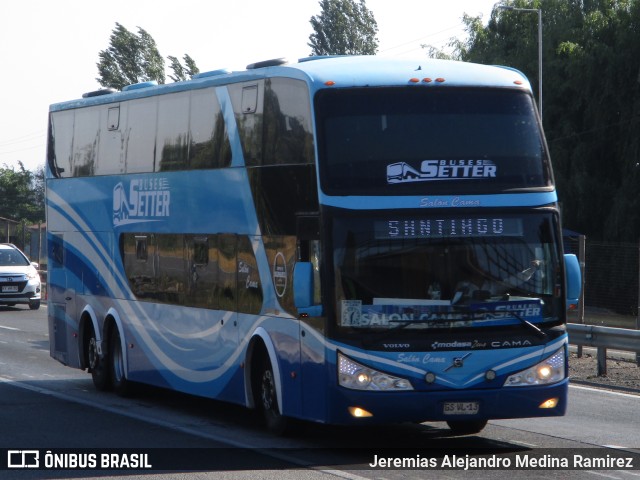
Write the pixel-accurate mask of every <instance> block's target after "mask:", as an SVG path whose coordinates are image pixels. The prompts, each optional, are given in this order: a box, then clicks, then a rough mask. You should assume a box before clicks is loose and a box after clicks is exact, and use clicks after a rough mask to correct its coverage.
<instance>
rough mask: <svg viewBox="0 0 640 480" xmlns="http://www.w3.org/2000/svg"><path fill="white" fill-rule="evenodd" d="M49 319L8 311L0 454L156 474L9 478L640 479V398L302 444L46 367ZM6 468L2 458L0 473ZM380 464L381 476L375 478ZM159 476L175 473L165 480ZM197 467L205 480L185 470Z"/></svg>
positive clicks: (0, 369) (195, 407) (155, 394)
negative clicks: (107, 389) (606, 463)
mask: <svg viewBox="0 0 640 480" xmlns="http://www.w3.org/2000/svg"><path fill="white" fill-rule="evenodd" d="M46 313H47V310H46V307H43V308H42V309H41V310H39V311H37V312H32V311H30V310H28V309H24V308H21V307H15V308H0V426H1V428H0V449H11V450H17V449H19V450H29V449H31V450H34V449H35V450H39V451H40V452H41V455H42V456H44V454H45V452H46V451H47V450H50V451H51V452H52V453H60V454H61V455H62V454H66V455H67V457H64V456H61V457H60V458H66V459H67V460H68V459H69V458H71V457H69V456H68V455H73V454H77V453H78V452H80V453H85V454H90V453H95V454H96V455H97V456H98V457H97V458H98V459H99V458H100V455H101V454H103V453H107V452H111V449H113V448H124V449H129V450H127V451H126V452H130V453H136V454H138V453H139V454H140V455H142V454H143V453H148V454H149V455H150V457H149V461H150V463H151V464H154V463H155V465H153V468H154V470H153V471H150V472H142V471H137V472H132V471H128V472H127V471H124V472H114V471H112V470H94V471H90V470H69V469H65V468H57V469H48V470H31V471H28V470H26V469H24V470H16V469H12V470H11V471H10V473H11V478H93V477H95V478H122V477H123V476H125V477H127V478H129V477H128V476H127V475H132V474H134V473H137V474H140V475H141V477H140V478H144V479H145V480H148V479H153V478H180V479H187V478H188V479H192V478H196V479H199V478H231V479H235V478H256V477H259V478H266V479H278V480H286V479H288V478H307V479H316V478H330V477H339V478H351V479H356V478H367V479H368V478H387V479H393V480H395V479H400V478H402V479H406V478H474V479H481V478H504V476H505V474H507V472H505V471H504V469H500V468H492V465H489V464H487V465H485V467H487V468H484V469H482V470H475V471H466V470H464V467H465V464H464V462H467V463H468V462H470V461H471V462H473V461H479V459H485V460H484V461H485V463H486V462H494V463H495V462H505V461H507V462H510V463H511V465H509V466H510V467H513V466H514V465H515V464H516V462H522V461H525V460H529V459H531V458H538V459H542V460H539V461H547V462H553V461H556V462H561V460H562V459H564V458H566V459H569V460H570V461H573V456H574V455H581V456H583V457H585V458H587V459H588V458H590V457H596V458H602V459H605V460H606V459H607V458H609V459H610V458H613V457H616V456H622V457H625V458H627V457H628V458H631V459H632V461H633V462H634V466H635V469H634V470H627V469H624V468H618V467H616V466H615V465H614V466H612V467H611V468H591V465H587V466H586V468H585V465H584V464H583V465H582V467H583V469H582V470H558V469H548V470H547V469H544V468H541V466H544V465H540V464H538V466H537V467H536V468H533V469H529V470H509V472H508V475H509V476H511V477H513V478H514V479H524V478H527V479H529V478H531V477H533V478H576V479H577V478H585V475H589V477H588V478H596V477H598V476H602V475H605V476H606V478H619V479H636V480H637V479H638V478H640V470H638V469H639V468H640V434H639V433H638V432H639V431H640V428H639V427H640V420H638V418H639V417H638V411H639V408H640V396H635V395H629V394H620V393H614V392H607V391H602V390H595V389H591V388H584V387H578V386H572V387H571V388H570V403H569V405H570V407H569V411H568V414H567V415H566V416H565V417H561V418H555V419H553V418H549V419H534V420H531V419H529V420H526V419H525V420H503V421H492V422H490V423H489V425H488V426H487V428H486V429H485V430H483V432H482V433H481V434H479V435H474V436H468V437H455V436H452V435H451V433H450V431H449V430H448V429H447V428H446V426H445V425H444V424H440V423H426V424H421V425H399V426H393V427H386V428H375V429H353V428H342V427H328V426H319V425H307V426H306V428H304V429H303V430H302V431H301V433H300V434H299V435H297V436H294V437H289V438H281V437H275V436H273V435H271V434H269V433H267V432H265V431H263V430H262V429H261V428H260V427H258V426H256V424H257V420H256V418H255V416H254V415H253V414H252V413H251V412H249V411H247V410H245V409H244V408H241V407H238V406H233V405H228V404H224V403H220V402H215V401H211V400H206V399H200V398H196V397H192V396H187V395H181V394H176V393H172V392H167V391H164V390H158V389H152V388H145V389H141V390H140V391H138V392H137V394H136V395H135V396H134V397H132V398H121V397H118V396H116V395H114V394H105V393H100V392H97V391H95V390H94V388H93V384H92V382H91V377H90V376H89V375H88V374H87V373H85V372H81V371H78V370H74V369H71V368H67V367H65V366H63V365H61V364H59V363H58V362H56V361H55V360H53V359H51V358H50V357H49V346H48V334H47V332H48V329H47V317H46ZM62 449H67V450H62ZM4 452H5V450H0V455H5V453H4ZM454 456H455V457H454ZM407 459H409V460H410V461H414V462H415V461H417V460H419V461H420V462H423V463H421V464H419V467H420V468H413V469H408V470H407V469H401V468H396V467H393V465H394V462H401V461H406V462H408V461H409V460H407ZM6 460H7V459H5V458H0V466H2V465H3V463H2V461H6ZM457 461H460V462H462V463H461V464H459V466H458V467H457V468H448V467H449V466H450V465H451V464H452V463H454V462H457ZM429 462H432V463H429ZM372 463H374V464H375V465H376V466H378V467H379V468H370V466H369V465H370V464H372ZM381 464H382V465H381ZM386 464H391V465H392V468H386ZM406 464H407V463H405V465H406ZM60 465H63V464H60ZM64 465H66V466H68V465H69V464H68V463H67V464H64ZM64 465H63V466H64ZM185 465H188V466H189V467H186V466H185ZM559 465H560V466H562V464H561V463H560V464H559ZM471 466H473V465H471ZM503 466H504V464H503ZM571 466H572V467H575V465H573V464H571ZM158 468H163V469H166V470H172V472H171V473H170V474H168V473H163V474H160V473H158V471H157V469H158ZM194 468H195V469H197V470H198V471H195V472H187V471H185V470H192V469H194ZM174 470H180V471H174ZM2 473H3V472H2V471H1V470H0V477H2V476H3V475H2ZM143 473H144V475H143V476H142V474H143Z"/></svg>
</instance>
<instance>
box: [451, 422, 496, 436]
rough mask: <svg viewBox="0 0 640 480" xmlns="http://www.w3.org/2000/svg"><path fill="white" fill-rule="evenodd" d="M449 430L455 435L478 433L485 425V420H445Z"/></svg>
mask: <svg viewBox="0 0 640 480" xmlns="http://www.w3.org/2000/svg"><path fill="white" fill-rule="evenodd" d="M447 425H449V428H450V429H451V431H452V432H453V433H454V434H456V435H471V434H474V433H479V432H480V431H481V430H482V429H483V428H484V427H486V426H487V421H486V420H463V421H449V422H447Z"/></svg>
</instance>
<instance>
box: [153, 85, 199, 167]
mask: <svg viewBox="0 0 640 480" xmlns="http://www.w3.org/2000/svg"><path fill="white" fill-rule="evenodd" d="M154 138H155V139H156V158H157V160H156V162H157V166H156V168H155V169H156V170H159V171H168V170H184V169H185V168H186V167H187V156H188V153H189V92H184V93H174V94H170V95H162V96H160V97H158V129H157V132H156V136H151V137H149V138H148V141H149V144H152V142H153V139H154Z"/></svg>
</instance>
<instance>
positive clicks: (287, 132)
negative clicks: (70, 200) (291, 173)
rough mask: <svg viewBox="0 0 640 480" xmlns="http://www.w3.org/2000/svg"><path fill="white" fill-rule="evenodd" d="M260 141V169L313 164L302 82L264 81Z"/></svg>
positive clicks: (306, 93)
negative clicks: (282, 165)
mask: <svg viewBox="0 0 640 480" xmlns="http://www.w3.org/2000/svg"><path fill="white" fill-rule="evenodd" d="M262 138H263V145H262V152H263V163H264V165H274V164H291V163H294V164H295V163H313V134H312V130H311V104H310V101H309V88H308V87H307V84H306V83H305V82H303V81H301V80H293V79H290V78H270V79H267V80H266V82H265V89H264V128H263V136H262Z"/></svg>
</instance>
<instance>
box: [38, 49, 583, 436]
mask: <svg viewBox="0 0 640 480" xmlns="http://www.w3.org/2000/svg"><path fill="white" fill-rule="evenodd" d="M48 138H49V144H48V163H47V180H46V187H47V201H46V204H47V227H48V234H47V235H48V245H49V247H48V249H49V274H48V279H49V298H48V301H49V309H48V312H49V314H48V315H49V328H50V341H51V347H50V348H51V356H52V357H53V358H55V359H57V360H58V361H60V362H62V363H63V364H65V365H68V366H70V367H74V368H79V369H85V370H87V371H88V372H90V373H91V375H92V378H93V382H94V384H95V386H96V387H97V388H98V389H100V390H109V389H113V390H115V391H116V392H118V393H121V394H124V393H126V392H127V390H128V389H129V387H131V385H132V384H134V383H142V384H150V385H155V386H158V387H163V388H168V389H173V390H178V391H182V392H187V393H190V394H195V395H201V396H205V397H210V398H215V399H218V400H224V401H228V402H234V403H237V404H241V405H245V406H247V407H249V408H255V409H258V410H259V411H261V412H262V414H263V415H262V417H263V418H264V420H265V422H266V424H267V426H268V427H269V428H270V429H272V430H274V431H282V430H284V429H285V428H286V427H287V425H288V424H289V423H290V422H289V421H290V420H291V419H302V420H307V421H312V422H322V423H331V424H362V425H367V424H372V423H378V424H379V423H392V422H405V421H409V422H423V421H446V422H447V423H448V425H449V426H450V427H451V428H452V429H453V430H454V431H456V432H458V433H472V432H478V431H480V430H481V429H482V428H483V427H484V426H485V425H486V422H487V421H488V420H490V419H498V418H520V417H544V416H554V415H563V414H564V412H565V409H566V402H567V387H568V373H567V362H568V355H567V331H566V312H567V309H568V307H569V306H570V305H572V304H575V303H576V302H577V298H578V296H579V268H578V264H577V260H576V258H575V257H574V256H571V255H564V254H563V250H562V241H561V240H562V239H561V226H560V214H559V210H558V203H557V195H556V190H555V187H554V183H553V174H552V168H551V163H550V160H549V156H548V151H547V147H546V143H545V140H544V135H543V132H542V129H541V124H540V119H539V117H538V115H537V112H536V108H535V103H534V101H533V98H532V93H531V89H530V86H529V83H528V81H527V80H526V78H524V77H523V75H522V74H521V73H519V72H517V71H515V70H513V69H509V68H503V67H491V66H484V65H476V64H467V63H460V62H450V61H440V60H430V59H424V58H423V59H418V60H413V61H410V60H397V59H383V58H377V57H326V58H325V57H310V58H306V59H303V60H300V61H299V62H298V63H294V64H286V63H285V62H284V61H281V60H274V61H266V62H259V63H256V64H252V65H249V66H248V67H247V69H246V71H241V72H230V71H228V70H217V71H212V72H206V73H202V74H199V75H197V76H196V77H194V78H193V79H191V80H189V81H186V82H178V83H174V84H170V85H154V84H152V83H149V82H147V83H143V84H136V85H131V86H129V87H125V88H124V89H123V90H122V91H121V92H116V91H110V90H101V91H97V92H91V93H89V94H86V95H85V96H84V97H83V98H82V99H78V100H73V101H68V102H64V103H59V104H55V105H52V106H51V108H50V115H49V136H48Z"/></svg>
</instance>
